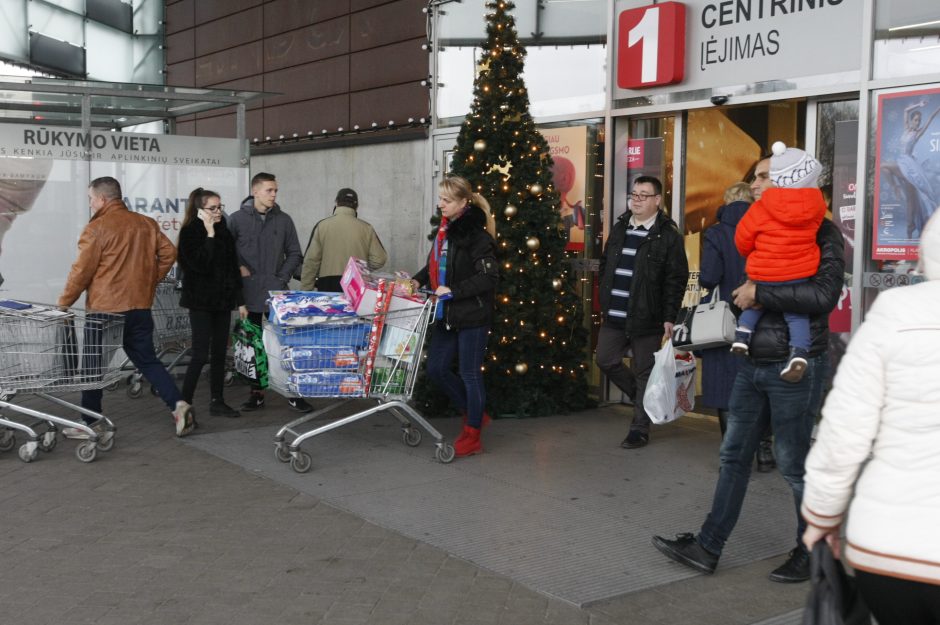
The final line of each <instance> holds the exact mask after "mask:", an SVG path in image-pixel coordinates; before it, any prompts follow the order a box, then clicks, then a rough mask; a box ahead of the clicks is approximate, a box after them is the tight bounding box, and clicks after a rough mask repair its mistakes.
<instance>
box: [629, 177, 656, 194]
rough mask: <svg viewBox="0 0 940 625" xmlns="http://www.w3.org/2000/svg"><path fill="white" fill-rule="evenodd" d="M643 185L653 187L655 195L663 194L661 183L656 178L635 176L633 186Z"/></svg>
mask: <svg viewBox="0 0 940 625" xmlns="http://www.w3.org/2000/svg"><path fill="white" fill-rule="evenodd" d="M643 183H646V184H651V185H653V190H654V191H656V195H662V194H663V183H661V182H660V181H659V178H657V177H656V176H637V177H636V179H635V180H634V181H633V184H634V185H638V184H643Z"/></svg>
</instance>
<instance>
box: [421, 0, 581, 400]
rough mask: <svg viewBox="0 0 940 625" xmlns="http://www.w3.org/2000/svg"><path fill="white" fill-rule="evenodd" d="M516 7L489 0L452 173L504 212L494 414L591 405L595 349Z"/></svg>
mask: <svg viewBox="0 0 940 625" xmlns="http://www.w3.org/2000/svg"><path fill="white" fill-rule="evenodd" d="M514 8H515V6H514V4H513V3H512V2H510V1H509V0H487V2H486V16H485V19H486V41H485V42H484V43H483V44H482V46H481V48H480V49H481V54H480V57H479V59H478V61H479V65H478V66H477V74H476V77H475V79H474V85H473V100H472V102H471V105H470V113H469V114H468V115H467V116H466V117H465V119H464V120H463V124H462V125H461V127H460V132H459V134H458V136H457V143H456V146H455V149H454V155H453V159H452V162H451V171H452V172H453V173H454V174H456V175H459V176H463V177H465V178H467V180H469V181H470V183H471V185H472V186H473V187H474V188H475V189H477V190H478V192H479V193H480V194H481V195H483V196H484V197H485V198H486V199H487V200H488V201H489V203H490V206H491V208H492V212H493V214H494V215H497V216H499V215H500V214H501V215H502V217H501V218H498V219H497V220H496V221H497V223H496V227H497V241H498V248H497V249H498V250H499V252H498V254H499V256H498V261H499V268H500V279H499V286H498V287H497V288H498V290H497V292H496V299H495V305H496V315H495V316H494V319H493V324H492V326H491V331H490V343H489V345H488V351H487V363H488V365H489V366H488V367H487V368H486V371H485V372H484V379H485V384H486V390H487V407H488V410H489V411H490V413H491V414H495V415H497V416H507V414H510V415H515V416H520V417H522V416H539V415H550V414H559V413H563V412H568V411H571V410H577V409H581V408H584V407H586V406H587V405H588V403H589V400H588V390H587V377H586V371H587V369H586V366H585V363H586V362H588V361H589V358H590V355H589V354H588V353H587V351H588V350H587V340H588V336H587V331H586V329H585V328H584V327H583V324H582V323H581V314H582V302H581V301H580V298H579V293H580V291H581V287H580V285H577V288H575V287H576V285H574V284H573V278H572V277H571V276H570V275H569V274H568V272H567V265H566V263H567V260H568V257H567V256H566V254H567V253H566V252H565V245H566V243H567V240H566V237H565V233H564V231H563V230H562V228H561V218H560V215H559V196H558V193H557V192H556V190H555V188H554V186H553V181H552V179H551V165H552V159H551V154H550V152H549V149H548V144H547V143H546V141H545V138H544V137H543V136H542V134H541V133H540V132H539V131H538V129H537V128H536V126H535V122H534V120H533V119H532V116H531V114H530V112H529V99H528V91H527V89H526V87H525V83H524V81H523V78H522V76H523V73H524V69H525V57H526V50H525V48H524V47H523V46H521V45H520V44H519V37H518V33H517V31H516V24H515V19H514V18H513V15H512V11H513V9H514ZM549 287H550V288H549ZM530 369H531V370H532V372H533V375H531V376H530V375H527V372H528V371H529V370H530ZM571 372H575V374H571ZM536 373H537V375H536ZM419 391H420V389H419ZM418 395H419V393H418V391H416V401H418V400H419V399H417V398H418ZM420 401H423V400H420ZM443 404H446V401H444V400H442V401H441V402H440V404H439V405H443ZM431 410H435V408H434V407H432V408H431Z"/></svg>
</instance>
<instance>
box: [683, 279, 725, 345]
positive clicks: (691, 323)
mask: <svg viewBox="0 0 940 625" xmlns="http://www.w3.org/2000/svg"><path fill="white" fill-rule="evenodd" d="M735 326H736V322H735V319H734V313H733V312H731V306H730V305H728V302H724V301H722V300H721V296H720V293H719V291H718V287H715V290H714V291H713V292H712V296H711V301H710V302H705V303H702V304H698V305H697V306H689V307H687V308H682V309H680V310H679V315H678V317H677V318H676V323H675V325H674V326H673V328H672V344H673V346H674V347H675V348H676V349H679V350H682V351H686V352H691V351H694V350H699V349H711V348H712V347H722V346H724V345H730V344H731V343H733V342H734V329H735Z"/></svg>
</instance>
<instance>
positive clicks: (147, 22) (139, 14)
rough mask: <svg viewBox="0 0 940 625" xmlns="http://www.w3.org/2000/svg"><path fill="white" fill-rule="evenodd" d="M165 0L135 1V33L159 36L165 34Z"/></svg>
mask: <svg viewBox="0 0 940 625" xmlns="http://www.w3.org/2000/svg"><path fill="white" fill-rule="evenodd" d="M163 5H164V1H163V0H134V32H136V33H137V34H138V35H158V34H160V33H162V32H163V25H162V24H160V21H161V20H162V19H163Z"/></svg>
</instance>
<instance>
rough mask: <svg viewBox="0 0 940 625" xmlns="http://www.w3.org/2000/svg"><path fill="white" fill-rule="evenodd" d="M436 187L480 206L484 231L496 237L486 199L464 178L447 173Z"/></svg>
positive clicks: (494, 225) (493, 222) (455, 197)
mask: <svg viewBox="0 0 940 625" xmlns="http://www.w3.org/2000/svg"><path fill="white" fill-rule="evenodd" d="M438 187H439V188H440V190H441V191H443V192H444V193H446V194H447V195H449V196H451V197H452V198H454V199H457V200H467V202H468V203H470V204H473V205H474V206H478V207H480V210H482V211H483V214H484V215H486V231H487V232H488V233H489V234H490V236H491V237H493V238H494V239H495V238H496V218H494V217H493V213H492V210H491V209H490V203H489V202H487V201H486V198H485V197H483V196H482V195H480V194H479V193H477V192H475V191H474V190H473V187H471V186H470V182H469V181H468V180H467V179H466V178H463V177H461V176H455V175H454V174H447V175H446V176H444V179H443V180H441V183H440V184H439V185H438Z"/></svg>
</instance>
